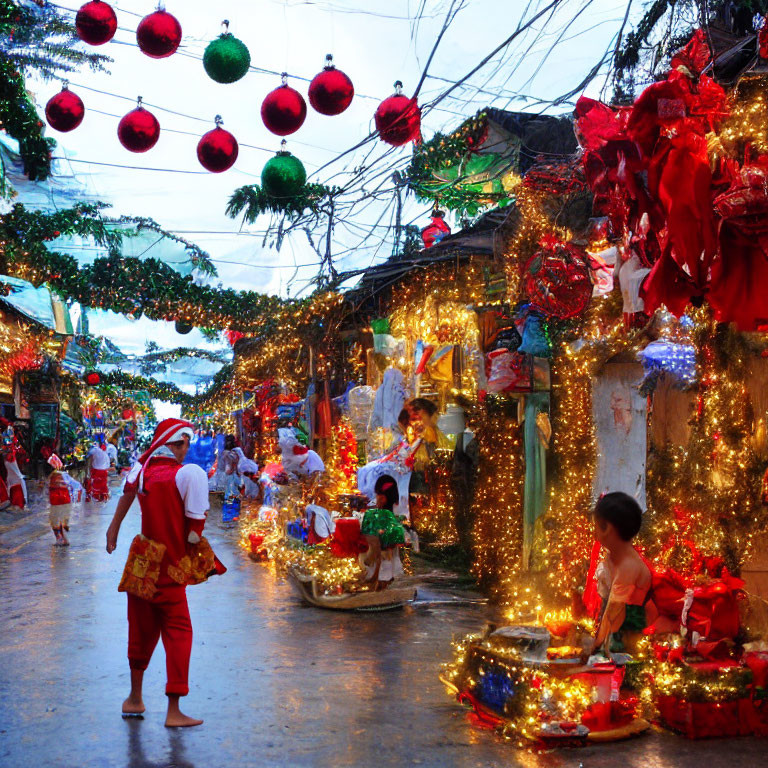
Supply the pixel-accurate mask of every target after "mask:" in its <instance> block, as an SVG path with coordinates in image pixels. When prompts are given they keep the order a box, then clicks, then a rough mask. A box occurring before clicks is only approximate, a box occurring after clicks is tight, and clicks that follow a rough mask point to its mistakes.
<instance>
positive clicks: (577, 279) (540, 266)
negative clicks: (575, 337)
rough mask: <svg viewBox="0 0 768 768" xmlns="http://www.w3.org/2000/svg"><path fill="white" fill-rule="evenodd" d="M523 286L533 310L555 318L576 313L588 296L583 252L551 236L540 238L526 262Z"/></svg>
mask: <svg viewBox="0 0 768 768" xmlns="http://www.w3.org/2000/svg"><path fill="white" fill-rule="evenodd" d="M523 285H524V287H525V291H526V293H527V294H528V297H529V298H530V300H531V304H533V306H534V307H535V308H536V309H539V310H541V311H542V312H544V313H545V314H546V315H549V316H550V317H556V318H558V319H559V320H567V319H568V318H570V317H576V316H577V315H580V314H581V313H582V312H583V311H584V310H585V309H586V308H587V306H588V305H589V301H590V299H591V298H592V280H591V279H590V276H589V267H588V266H587V261H586V256H585V254H584V251H582V250H581V249H580V248H577V247H576V246H575V245H573V244H572V243H563V242H560V241H559V240H557V238H554V237H546V238H544V239H543V240H542V243H541V250H539V251H537V252H536V253H535V254H534V255H533V256H532V257H531V258H530V259H529V260H528V262H527V263H526V265H525V267H524V268H523Z"/></svg>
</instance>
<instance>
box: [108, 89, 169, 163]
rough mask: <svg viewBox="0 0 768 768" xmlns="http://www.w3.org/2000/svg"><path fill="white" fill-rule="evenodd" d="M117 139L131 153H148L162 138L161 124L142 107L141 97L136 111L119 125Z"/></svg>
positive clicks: (124, 118) (126, 116) (130, 113)
mask: <svg viewBox="0 0 768 768" xmlns="http://www.w3.org/2000/svg"><path fill="white" fill-rule="evenodd" d="M117 137H118V138H119V139H120V143H121V144H122V145H123V146H124V147H125V148H126V149H127V150H128V151H129V152H146V151H147V150H150V149H152V147H154V146H155V144H157V140H158V139H159V138H160V123H158V122H157V118H156V117H155V116H154V115H153V114H152V113H151V112H149V111H148V110H146V109H144V107H142V106H141V96H139V105H138V106H137V107H136V109H134V110H132V111H131V112H129V113H128V114H127V115H125V116H124V117H123V119H122V120H121V121H120V123H119V124H118V126H117Z"/></svg>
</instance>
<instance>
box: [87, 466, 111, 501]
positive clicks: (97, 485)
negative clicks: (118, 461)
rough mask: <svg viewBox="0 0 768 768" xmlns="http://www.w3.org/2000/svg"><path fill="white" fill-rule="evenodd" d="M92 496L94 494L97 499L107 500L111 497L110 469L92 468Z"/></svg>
mask: <svg viewBox="0 0 768 768" xmlns="http://www.w3.org/2000/svg"><path fill="white" fill-rule="evenodd" d="M91 496H93V498H94V499H96V501H106V500H107V499H108V498H109V475H108V470H106V469H92V470H91Z"/></svg>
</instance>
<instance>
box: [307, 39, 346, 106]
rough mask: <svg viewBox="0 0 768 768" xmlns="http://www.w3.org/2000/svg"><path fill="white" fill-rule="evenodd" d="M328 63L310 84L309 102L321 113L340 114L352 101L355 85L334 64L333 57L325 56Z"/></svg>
mask: <svg viewBox="0 0 768 768" xmlns="http://www.w3.org/2000/svg"><path fill="white" fill-rule="evenodd" d="M325 59H326V62H327V63H326V65H325V68H324V69H323V71H322V72H320V73H319V74H317V75H315V76H314V78H313V79H312V82H311V83H310V84H309V94H308V95H309V103H310V104H311V105H312V108H313V109H314V110H315V111H316V112H319V113H320V114H321V115H340V114H341V113H342V112H343V111H344V110H345V109H346V108H347V107H348V106H349V105H350V104H351V103H352V98H353V97H354V95H355V86H354V85H352V81H351V80H350V79H349V78H348V77H347V75H345V74H344V73H343V72H342V71H341V70H340V69H336V67H335V66H334V65H333V57H332V56H331V55H330V54H328V56H326V57H325Z"/></svg>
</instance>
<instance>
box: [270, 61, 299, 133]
mask: <svg viewBox="0 0 768 768" xmlns="http://www.w3.org/2000/svg"><path fill="white" fill-rule="evenodd" d="M282 78H283V84H282V85H281V86H280V87H279V88H275V90H274V91H270V93H268V94H267V96H266V98H265V99H264V101H263V102H262V104H261V119H262V120H263V121H264V125H265V126H266V127H267V130H268V131H271V132H272V133H275V134H277V135H278V136H288V134H291V133H296V131H298V130H299V128H301V126H302V125H303V123H304V119H305V118H306V116H307V102H306V101H304V97H303V96H302V95H301V94H300V93H299V92H298V91H297V90H295V89H294V88H291V87H290V86H289V85H288V75H287V74H286V73H285V72H283V74H282Z"/></svg>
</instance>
